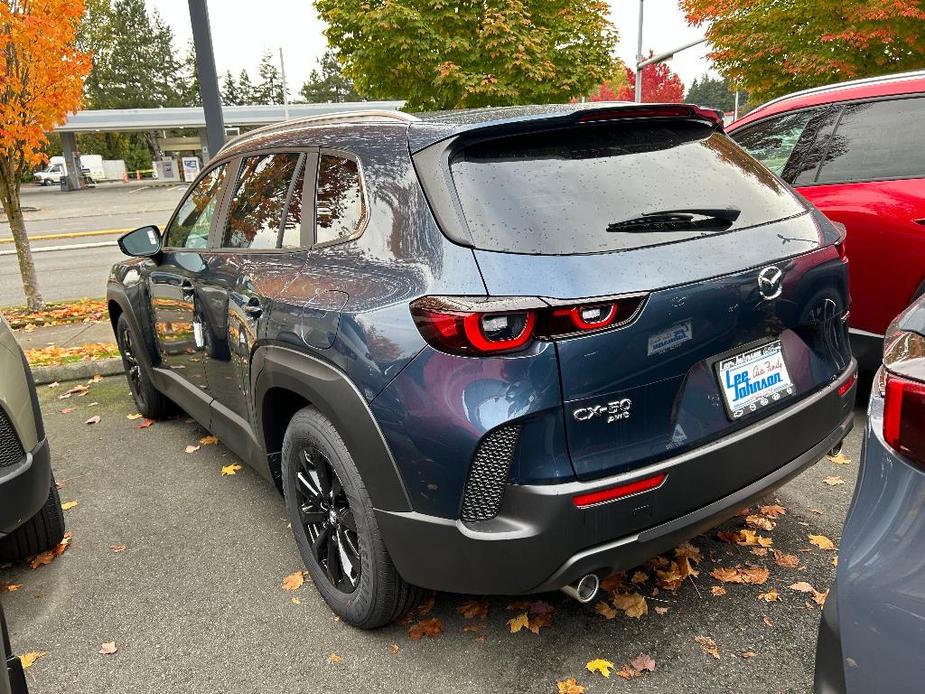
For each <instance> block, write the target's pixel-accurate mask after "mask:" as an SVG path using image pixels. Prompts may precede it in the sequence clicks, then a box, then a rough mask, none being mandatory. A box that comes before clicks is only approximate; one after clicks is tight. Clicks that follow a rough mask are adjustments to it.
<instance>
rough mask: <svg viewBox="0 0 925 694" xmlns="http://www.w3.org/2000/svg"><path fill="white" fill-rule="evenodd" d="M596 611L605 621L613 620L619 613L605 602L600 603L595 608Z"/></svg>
mask: <svg viewBox="0 0 925 694" xmlns="http://www.w3.org/2000/svg"><path fill="white" fill-rule="evenodd" d="M594 611H595V612H597V613H598V614H599V615H600V616H601V617H603V618H604V619H613V618H614V617H616V616H617V611H616V610H615V609H613V608H612V607H611V606H610V605H609V604H608V603H606V602H604V601H603V600H602V601H600V602H598V603H597V604H596V605H595V606H594Z"/></svg>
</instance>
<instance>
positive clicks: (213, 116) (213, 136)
mask: <svg viewBox="0 0 925 694" xmlns="http://www.w3.org/2000/svg"><path fill="white" fill-rule="evenodd" d="M189 16H190V23H191V24H192V26H193V45H194V46H195V48H196V71H197V72H198V73H199V94H200V96H201V97H202V110H203V112H204V113H205V116H206V142H207V143H208V146H209V151H208V154H209V156H208V157H205V156H203V163H205V162H206V161H208V160H209V159H210V158H211V157H213V156H215V154H216V153H217V152H218V150H220V149H221V148H222V145H223V144H225V122H224V120H223V118H222V97H221V93H220V92H219V90H218V74H217V73H216V72H215V55H214V54H213V52H212V32H211V30H210V29H209V8H208V6H207V5H206V0H189Z"/></svg>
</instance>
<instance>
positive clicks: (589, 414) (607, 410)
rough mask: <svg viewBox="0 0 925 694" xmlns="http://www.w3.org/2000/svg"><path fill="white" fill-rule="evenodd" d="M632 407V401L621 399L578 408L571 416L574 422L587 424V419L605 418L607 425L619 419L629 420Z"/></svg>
mask: <svg viewBox="0 0 925 694" xmlns="http://www.w3.org/2000/svg"><path fill="white" fill-rule="evenodd" d="M632 406H633V401H632V400H630V399H629V398H621V399H620V400H611V401H610V402H608V403H607V404H605V405H594V406H593V407H579V408H578V409H577V410H575V411H574V412H572V416H573V417H574V418H575V421H576V422H587V421H588V420H589V419H594V418H595V417H606V418H607V423H608V424H610V423H612V422H616V421H618V420H620V419H629V417H630V408H632Z"/></svg>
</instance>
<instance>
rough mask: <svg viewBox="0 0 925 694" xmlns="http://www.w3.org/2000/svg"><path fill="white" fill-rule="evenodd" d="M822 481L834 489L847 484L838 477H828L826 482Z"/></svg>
mask: <svg viewBox="0 0 925 694" xmlns="http://www.w3.org/2000/svg"><path fill="white" fill-rule="evenodd" d="M822 481H823V482H825V483H826V484H827V485H829V486H830V487H834V486H836V485H839V484H844V483H845V480H843V479H842V478H841V477H839V476H838V475H829V476H828V477H826V478H825V479H824V480H822Z"/></svg>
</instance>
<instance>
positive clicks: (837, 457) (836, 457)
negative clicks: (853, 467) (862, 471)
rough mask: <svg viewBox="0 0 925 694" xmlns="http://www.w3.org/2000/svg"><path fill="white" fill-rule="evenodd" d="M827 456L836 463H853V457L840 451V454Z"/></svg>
mask: <svg viewBox="0 0 925 694" xmlns="http://www.w3.org/2000/svg"><path fill="white" fill-rule="evenodd" d="M827 457H828V459H829V460H831V461H832V462H833V463H835V464H836V465H850V464H851V458H849V457H848V456H846V455H845V454H844V453H839V454H838V455H830V456H827Z"/></svg>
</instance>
